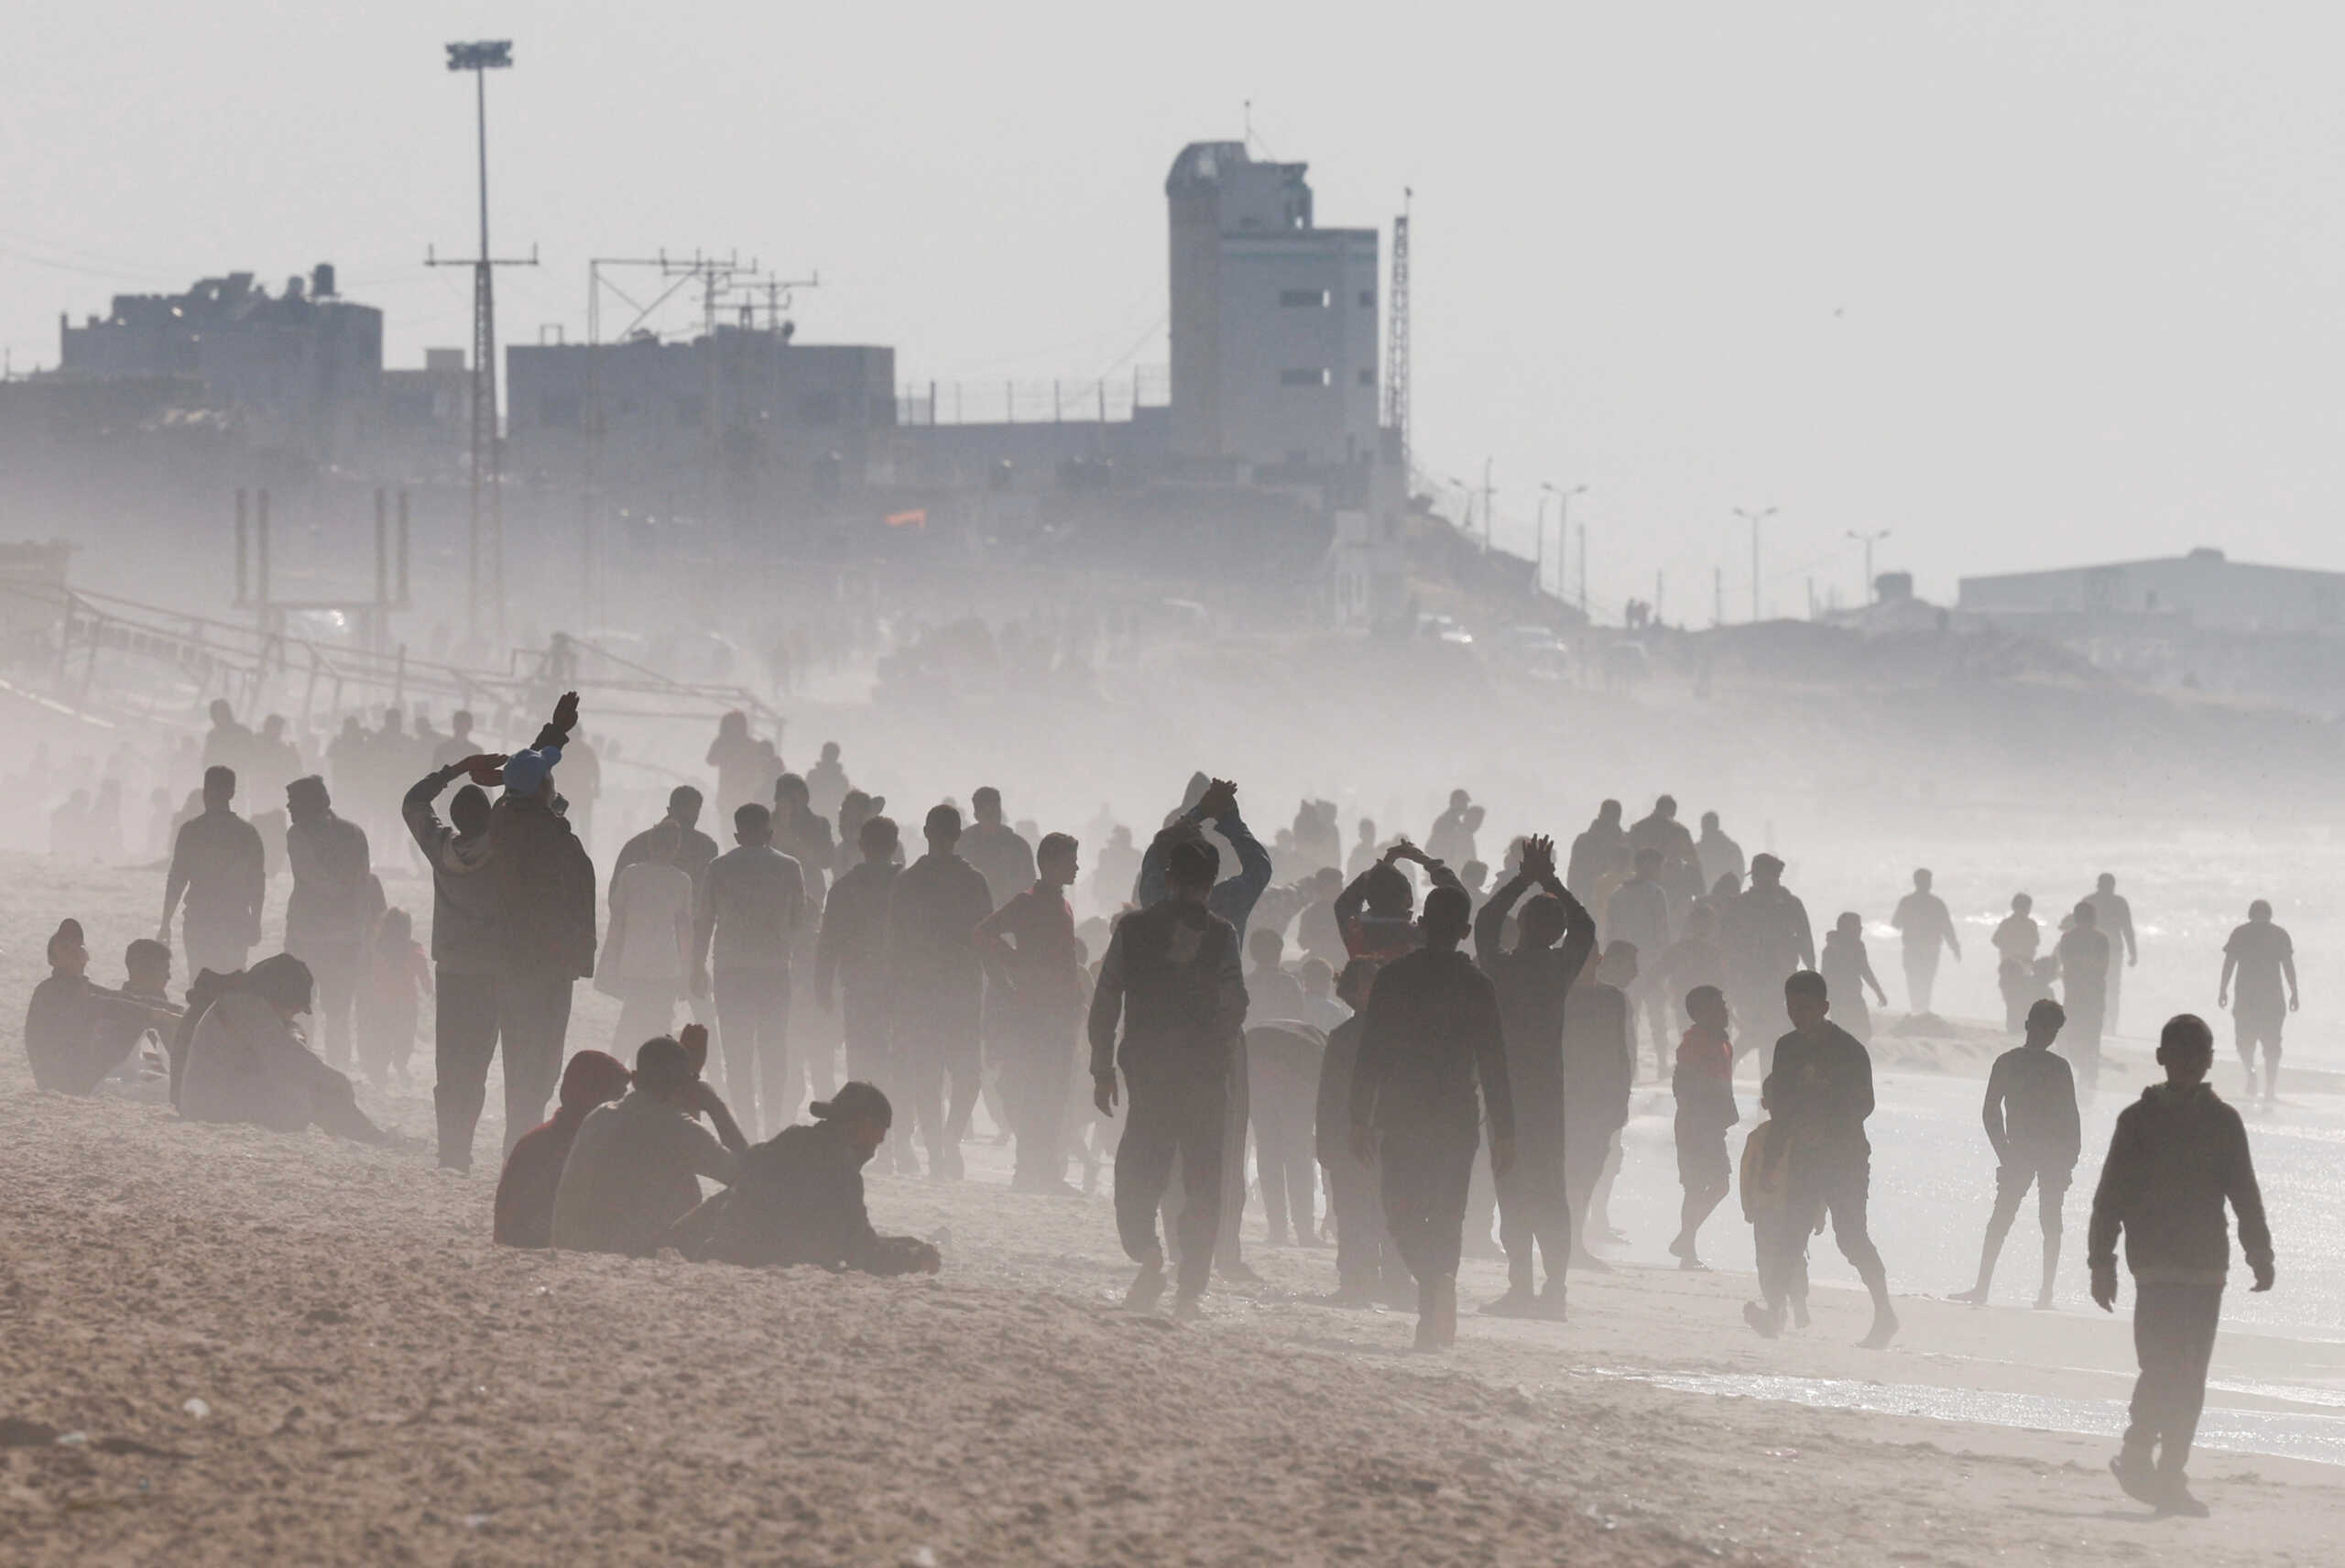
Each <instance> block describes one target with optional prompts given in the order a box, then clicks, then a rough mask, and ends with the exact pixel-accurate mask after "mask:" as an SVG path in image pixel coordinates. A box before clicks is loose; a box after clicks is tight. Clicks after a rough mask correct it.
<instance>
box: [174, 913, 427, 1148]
mask: <svg viewBox="0 0 2345 1568" xmlns="http://www.w3.org/2000/svg"><path fill="white" fill-rule="evenodd" d="M316 995H317V985H316V982H315V981H314V980H312V979H311V975H310V966H309V965H308V964H304V963H302V962H301V961H300V959H298V958H296V957H294V956H293V955H292V954H291V953H278V954H277V955H276V956H275V957H273V958H264V959H262V960H261V961H260V962H259V963H258V964H254V965H253V966H252V968H251V969H249V970H247V971H245V975H244V976H243V978H242V979H241V980H238V981H235V982H234V983H233V984H232V985H230V987H229V988H228V989H226V990H225V991H224V992H223V993H222V994H221V995H220V996H219V997H218V999H217V1000H215V1001H213V1003H212V1005H211V1006H210V1007H206V1008H205V1009H204V1011H203V1018H202V1021H201V1022H200V1023H198V1024H197V1025H196V1027H195V1033H194V1037H193V1039H192V1040H190V1041H189V1044H188V1052H187V1069H186V1073H185V1075H184V1077H183V1079H182V1081H181V1083H180V1099H179V1105H180V1115H181V1116H185V1117H187V1118H188V1119H189V1120H190V1121H198V1122H244V1123H248V1124H250V1125H251V1126H254V1127H267V1128H269V1129H271V1130H272V1131H276V1132H300V1130H301V1129H302V1128H304V1127H318V1128H320V1129H322V1130H323V1131H326V1132H330V1133H333V1135H334V1136H336V1137H337V1138H351V1139H354V1140H355V1141H357V1142H360V1143H389V1142H391V1141H393V1138H392V1136H391V1135H389V1134H387V1133H386V1132H384V1131H383V1129H382V1128H380V1127H376V1125H375V1124H374V1123H373V1122H371V1121H369V1120H367V1119H366V1116H365V1112H363V1111H361V1110H360V1109H359V1108H358V1100H357V1096H356V1095H355V1094H353V1093H352V1090H351V1087H350V1080H349V1079H348V1078H347V1077H345V1076H344V1074H342V1073H337V1072H335V1071H334V1070H333V1068H331V1067H329V1066H327V1065H326V1064H325V1063H324V1062H322V1061H321V1060H319V1058H318V1056H317V1054H316V1053H315V1052H314V1051H311V1049H310V1043H309V1041H308V1040H307V1039H306V1038H304V1036H303V1035H302V1033H301V1031H300V1029H296V1028H295V1027H294V1025H293V1020H294V1019H295V1018H300V1016H302V1015H303V1014H305V1013H308V1012H309V1011H310V1010H311V1006H312V1003H313V999H314V998H315V996H316Z"/></svg>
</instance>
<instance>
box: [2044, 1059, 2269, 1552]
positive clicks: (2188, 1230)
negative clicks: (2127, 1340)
mask: <svg viewBox="0 0 2345 1568" xmlns="http://www.w3.org/2000/svg"><path fill="white" fill-rule="evenodd" d="M2214 1064H2215V1033H2214V1031H2213V1030H2212V1029H2209V1028H2208V1027H2207V1025H2206V1022H2205V1020H2203V1019H2201V1018H2197V1017H2194V1016H2193V1015H2191V1014H2189V1013H2180V1014H2176V1016H2175V1017H2174V1018H2169V1019H2167V1020H2166V1025H2165V1029H2163V1030H2161V1031H2160V1032H2159V1035H2158V1065H2159V1066H2161V1067H2163V1068H2165V1083H2153V1084H2151V1085H2150V1086H2149V1087H2148V1088H2146V1089H2144V1090H2143V1091H2142V1097H2141V1098H2140V1099H2138V1100H2136V1101H2134V1102H2133V1104H2132V1105H2128V1106H2126V1107H2125V1108H2124V1109H2123V1110H2121V1111H2120V1112H2119V1113H2117V1130H2116V1132H2115V1133H2114V1134H2113V1135H2111V1137H2110V1140H2109V1157H2108V1159H2107V1160H2104V1161H2102V1163H2101V1168H2100V1187H2099V1188H2098V1189H2096V1190H2095V1192H2093V1197H2092V1228H2091V1231H2090V1233H2089V1241H2088V1244H2087V1250H2086V1258H2085V1260H2086V1263H2087V1264H2088V1266H2089V1268H2090V1269H2091V1270H2092V1299H2093V1301H2094V1302H2095V1303H2096V1304H2097V1305H2099V1306H2100V1310H2101V1311H2103V1312H2114V1311H2116V1310H2117V1238H2118V1236H2119V1235H2120V1234H2121V1233H2122V1235H2123V1236H2124V1238H2125V1262H2126V1265H2127V1267H2128V1268H2130V1269H2132V1275H2133V1350H2134V1354H2135V1356H2137V1357H2138V1358H2139V1360H2140V1361H2141V1364H2142V1375H2141V1377H2140V1378H2139V1380H2137V1381H2136V1382H2135V1383H2134V1385H2133V1405H2132V1422H2131V1424H2130V1425H2128V1426H2127V1427H2126V1429H2125V1441H2124V1447H2123V1448H2122V1450H2121V1452H2120V1453H2119V1454H2118V1455H2117V1457H2116V1458H2115V1459H2113V1460H2111V1461H2110V1466H2109V1467H2110V1472H2111V1473H2112V1474H2114V1475H2116V1477H2117V1484H2118V1485H2119V1486H2122V1487H2123V1488H2124V1489H2125V1492H2126V1495H2127V1496H2129V1497H2134V1498H2137V1499H2139V1500H2140V1501H2143V1502H2145V1503H2148V1504H2150V1505H2151V1506H2152V1507H2154V1508H2156V1509H2157V1510H2158V1511H2159V1512H2161V1513H2170V1514H2187V1515H2192V1516H2199V1517H2203V1516H2204V1515H2205V1514H2206V1512H2207V1506H2206V1504H2204V1503H2202V1502H2200V1501H2199V1500H2198V1498H2197V1497H2193V1496H2192V1495H2191V1491H2190V1485H2189V1480H2188V1477H2187V1475H2186V1474H2185V1472H2186V1470H2187V1467H2188V1465H2189V1463H2190V1445H2191V1443H2192V1442H2193V1441H2194V1440H2195V1439H2196V1438H2197V1436H2198V1415H2199V1411H2200V1410H2201V1409H2202V1408H2203V1407H2204V1406H2205V1404H2206V1402H2207V1363H2208V1362H2209V1359H2211V1358H2212V1357H2213V1356H2214V1351H2215V1328H2216V1324H2217V1323H2219V1322H2220V1319H2221V1317H2222V1312H2223V1281H2224V1278H2225V1276H2226V1275H2227V1274H2228V1273H2229V1272H2230V1234H2229V1226H2228V1225H2226V1224H2225V1223H2224V1214H2223V1205H2224V1204H2225V1203H2229V1204H2230V1206H2231V1209H2232V1211H2233V1212H2234V1213H2236V1214H2238V1216H2239V1245H2240V1250H2241V1252H2243V1253H2245V1254H2246V1255H2247V1267H2248V1269H2249V1271H2250V1272H2251V1273H2252V1274H2253V1276H2254V1277H2255V1283H2254V1285H2253V1287H2252V1288H2253V1289H2254V1290H2270V1289H2271V1288H2272V1278H2273V1272H2272V1230H2271V1227H2270V1226H2269V1225H2266V1224H2265V1223H2264V1219H2263V1191H2262V1189H2260V1188H2259V1187H2258V1186H2257V1185H2256V1182H2255V1161H2254V1159H2253V1158H2252V1156H2251V1155H2250V1153H2249V1152H2248V1147H2247V1127H2246V1124H2245V1123H2243V1122H2241V1120H2240V1115H2239V1112H2237V1111H2236V1110H2233V1109H2232V1108H2231V1107H2230V1106H2229V1105H2225V1104H2224V1103H2223V1102H2222V1101H2221V1100H2220V1099H2218V1098H2217V1097H2216V1095H2215V1088H2214V1085H2213V1084H2211V1083H2208V1082H2207V1074H2208V1073H2209V1071H2210V1070H2211V1069H2212V1068H2213V1067H2214Z"/></svg>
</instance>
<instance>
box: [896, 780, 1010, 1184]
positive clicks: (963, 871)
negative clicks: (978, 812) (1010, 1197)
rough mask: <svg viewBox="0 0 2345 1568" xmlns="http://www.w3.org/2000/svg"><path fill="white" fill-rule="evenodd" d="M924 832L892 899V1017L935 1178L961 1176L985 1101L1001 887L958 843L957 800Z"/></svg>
mask: <svg viewBox="0 0 2345 1568" xmlns="http://www.w3.org/2000/svg"><path fill="white" fill-rule="evenodd" d="M922 833H923V834H924V836H925V837H926V838H927V841H928V853H927V854H925V855H922V856H921V857H920V858H919V859H918V860H916V861H914V862H913V863H912V864H911V865H910V866H906V867H905V868H904V869H903V871H902V872H900V874H899V875H898V876H897V877H896V882H895V887H893V889H892V890H891V892H890V896H889V908H888V940H889V970H890V974H891V984H892V987H893V989H892V994H891V996H890V998H889V1007H890V1019H891V1023H892V1026H893V1040H894V1050H895V1055H896V1060H897V1063H898V1065H899V1068H900V1072H901V1073H902V1081H903V1083H905V1085H906V1087H907V1090H908V1093H909V1097H910V1099H911V1121H912V1124H913V1125H914V1126H915V1127H918V1128H919V1129H920V1135H921V1139H922V1142H923V1143H924V1144H926V1145H927V1148H928V1174H929V1178H930V1179H931V1180H932V1181H957V1180H959V1179H960V1176H961V1172H962V1165H961V1135H962V1134H963V1133H965V1132H966V1131H967V1130H968V1126H969V1116H970V1114H971V1113H972V1112H973V1111H975V1110H976V1104H977V1075H978V1071H979V1061H980V1058H979V1054H978V1047H977V1022H978V1007H979V1002H980V998H981V996H982V995H983V987H984V972H983V970H982V969H981V968H980V967H979V964H978V958H977V945H976V930H977V923H978V922H979V921H980V920H984V919H985V918H986V917H987V915H990V914H992V913H993V896H992V895H991V894H990V893H988V892H987V890H986V879H985V877H983V876H982V875H981V874H980V873H979V872H978V871H977V869H976V867H975V866H971V865H970V864H969V863H968V862H967V861H965V860H964V859H962V858H961V856H960V855H959V853H958V851H957V847H956V846H957V845H958V844H959V843H960V841H961V813H960V811H959V810H958V809H957V808H955V807H953V806H943V805H941V806H935V807H932V808H931V809H930V811H929V813H928V819H927V821H926V822H924V823H923V824H922ZM948 1080H949V1081H950V1083H951V1085H952V1089H951V1100H950V1108H949V1110H948V1108H947V1101H946V1097H945V1095H946V1089H945V1085H946V1083H947V1081H948Z"/></svg>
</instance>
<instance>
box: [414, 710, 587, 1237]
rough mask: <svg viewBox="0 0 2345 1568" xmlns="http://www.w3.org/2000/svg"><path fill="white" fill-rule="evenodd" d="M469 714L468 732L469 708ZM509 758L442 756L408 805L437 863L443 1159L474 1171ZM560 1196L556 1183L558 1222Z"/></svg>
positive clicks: (437, 1058)
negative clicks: (458, 783)
mask: <svg viewBox="0 0 2345 1568" xmlns="http://www.w3.org/2000/svg"><path fill="white" fill-rule="evenodd" d="M460 716H461V717H464V718H465V719H466V720H467V723H466V724H464V726H463V727H464V732H465V733H466V735H470V733H471V724H470V723H469V719H470V715H469V714H464V715H460ZM443 749H444V748H443ZM504 764H505V759H504V758H503V757H496V756H474V757H458V758H456V759H455V760H454V761H453V762H448V763H443V764H442V765H441V767H440V768H438V769H436V770H435V771H433V772H431V773H427V774H425V775H424V776H423V777H422V778H421V779H418V780H417V781H416V782H415V784H414V786H413V787H412V788H411V789H409V790H408V792H407V798H406V799H405V800H402V801H401V802H400V803H399V815H400V817H401V818H402V819H403V820H404V821H405V822H406V823H407V829H408V833H409V835H411V836H412V837H413V838H414V840H415V842H416V845H417V847H418V848H420V849H421V850H422V851H423V858H424V860H425V862H426V863H427V864H428V865H429V866H431V963H432V968H433V985H432V1009H431V1053H432V1086H431V1103H432V1110H433V1114H434V1118H435V1120H436V1121H437V1123H438V1127H439V1135H440V1164H441V1166H442V1169H444V1170H449V1171H470V1170H471V1169H472V1164H473V1132H474V1128H475V1127H477V1126H478V1125H479V1123H480V1112H481V1105H482V1103H483V1102H484V1101H485V1098H486V1097H487V1093H488V1088H487V1085H488V1063H489V1060H490V1059H491V1058H492V1057H494V1056H495V1055H496V1033H497V1031H496V972H497V953H498V943H499V941H500V933H499V930H498V903H497V884H496V874H495V873H494V872H493V871H491V870H490V869H489V864H488V855H489V836H488V823H489V804H488V796H487V794H486V793H485V791H484V790H483V789H482V788H481V786H482V785H483V784H493V783H496V782H497V781H498V779H499V778H500V775H499V772H498V769H500V768H503V767H504ZM466 774H470V775H471V776H472V778H473V779H474V782H472V783H469V784H466V785H465V786H464V788H462V789H458V790H457V791H456V794H455V798H454V799H453V800H450V801H449V802H448V817H449V821H447V822H442V821H441V820H440V814H439V812H438V811H436V810H434V809H433V804H432V803H433V802H434V801H436V800H438V799H439V798H440V794H441V791H442V790H444V789H447V788H448V786H449V785H450V784H452V783H454V782H455V780H456V779H458V778H460V777H463V776H464V775H466ZM582 1114H583V1113H582ZM556 1174H557V1175H559V1174H560V1172H559V1171H556ZM547 1203H548V1205H549V1207H548V1211H547V1212H548V1216H549V1218H548V1223H549V1224H551V1212H552V1211H551V1203H552V1195H551V1189H549V1191H548V1195H547Z"/></svg>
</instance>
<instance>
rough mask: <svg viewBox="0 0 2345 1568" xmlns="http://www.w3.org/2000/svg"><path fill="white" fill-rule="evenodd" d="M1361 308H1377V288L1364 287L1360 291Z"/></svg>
mask: <svg viewBox="0 0 2345 1568" xmlns="http://www.w3.org/2000/svg"><path fill="white" fill-rule="evenodd" d="M1359 308H1360V309H1361V310H1375V309H1376V290H1375V289H1361V290H1360V291H1359Z"/></svg>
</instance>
